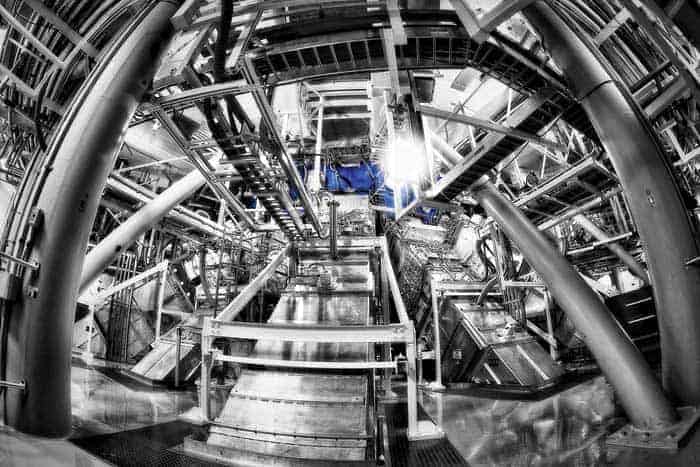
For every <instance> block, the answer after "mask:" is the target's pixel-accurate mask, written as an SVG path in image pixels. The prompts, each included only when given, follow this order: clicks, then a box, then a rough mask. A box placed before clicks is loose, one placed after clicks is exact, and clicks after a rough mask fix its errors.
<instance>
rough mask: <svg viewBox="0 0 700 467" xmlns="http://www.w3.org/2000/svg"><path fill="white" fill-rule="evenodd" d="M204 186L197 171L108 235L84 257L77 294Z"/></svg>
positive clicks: (213, 162) (203, 180)
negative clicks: (144, 234) (123, 252)
mask: <svg viewBox="0 0 700 467" xmlns="http://www.w3.org/2000/svg"><path fill="white" fill-rule="evenodd" d="M217 163H218V162H217V160H216V158H214V159H213V160H212V161H211V164H212V165H214V166H215V167H216V165H217ZM205 182H206V180H205V179H204V176H203V175H202V174H201V173H200V172H199V171H198V170H194V171H192V172H190V173H189V174H187V175H185V176H184V177H182V178H181V179H180V180H178V181H177V182H175V183H173V184H172V185H170V187H169V188H168V189H167V190H165V191H164V192H163V193H161V194H160V195H158V196H156V197H155V198H153V200H152V201H150V202H149V203H148V204H146V205H145V206H144V207H142V208H141V209H139V210H138V211H136V212H135V213H134V214H133V215H132V216H131V217H129V219H127V220H126V221H125V222H123V223H122V224H121V225H119V227H117V228H116V229H114V230H113V231H112V232H110V234H109V235H107V236H106V237H105V238H104V239H103V240H102V241H101V242H100V243H98V244H97V245H96V246H95V248H93V249H92V250H90V253H88V255H87V256H86V257H85V263H84V264H83V272H82V274H81V277H80V291H81V292H82V291H83V290H85V288H86V287H87V286H88V285H90V283H91V282H92V281H93V280H95V278H97V276H98V275H99V274H100V273H101V272H102V271H104V269H105V268H106V267H107V266H109V264H110V263H111V262H112V261H114V259H115V258H116V257H117V256H119V254H120V253H121V252H122V251H124V250H126V249H127V248H128V247H129V246H130V245H131V244H132V243H134V241H135V240H136V239H137V238H138V237H139V236H140V235H142V234H143V233H145V232H146V231H147V230H148V229H150V228H151V227H152V226H153V224H155V223H157V222H158V221H160V220H161V219H163V218H164V217H165V216H166V215H168V213H169V212H170V211H171V210H172V209H173V208H174V207H175V206H177V205H178V204H180V203H181V202H183V201H184V200H186V199H187V198H189V197H191V196H192V195H193V194H194V193H195V192H196V191H197V190H198V189H200V188H201V187H202V186H204V183H205Z"/></svg>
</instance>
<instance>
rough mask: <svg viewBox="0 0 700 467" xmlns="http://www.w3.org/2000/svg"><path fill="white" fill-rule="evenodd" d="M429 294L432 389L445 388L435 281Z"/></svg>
mask: <svg viewBox="0 0 700 467" xmlns="http://www.w3.org/2000/svg"><path fill="white" fill-rule="evenodd" d="M430 290H431V293H430V296H431V299H432V309H433V352H434V353H435V383H434V384H433V385H432V388H433V389H437V390H441V389H445V386H444V385H443V384H442V344H441V343H440V301H439V300H438V294H437V285H436V283H435V281H432V282H431V284H430Z"/></svg>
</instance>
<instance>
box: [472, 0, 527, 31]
mask: <svg viewBox="0 0 700 467" xmlns="http://www.w3.org/2000/svg"><path fill="white" fill-rule="evenodd" d="M533 2H534V0H503V1H501V3H499V4H498V5H496V6H495V7H493V8H491V9H490V10H489V11H487V12H486V13H485V14H484V15H483V16H482V17H481V18H480V19H479V24H480V25H481V30H482V31H484V32H486V33H488V34H491V33H492V32H493V31H494V30H495V29H496V28H497V27H498V26H500V25H501V23H503V22H504V21H507V20H508V19H510V18H511V17H512V16H513V15H514V14H516V13H518V12H519V11H520V10H522V9H523V8H525V7H526V6H528V5H530V4H531V3H533Z"/></svg>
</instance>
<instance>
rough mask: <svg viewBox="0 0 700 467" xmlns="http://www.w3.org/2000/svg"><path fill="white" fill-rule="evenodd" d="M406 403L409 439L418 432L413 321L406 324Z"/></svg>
mask: <svg viewBox="0 0 700 467" xmlns="http://www.w3.org/2000/svg"><path fill="white" fill-rule="evenodd" d="M406 330H407V331H408V332H407V338H406V339H407V340H406V382H407V383H408V384H407V388H406V404H407V405H408V439H409V440H410V439H411V438H415V437H417V436H418V435H419V432H418V385H417V384H416V332H415V330H414V329H413V324H412V322H409V323H408V324H406Z"/></svg>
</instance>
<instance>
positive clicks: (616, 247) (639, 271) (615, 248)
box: [574, 214, 649, 284]
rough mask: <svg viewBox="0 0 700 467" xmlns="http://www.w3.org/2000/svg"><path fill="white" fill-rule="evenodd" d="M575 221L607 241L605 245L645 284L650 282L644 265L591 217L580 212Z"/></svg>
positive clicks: (595, 236) (595, 235) (602, 240)
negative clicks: (611, 237)
mask: <svg viewBox="0 0 700 467" xmlns="http://www.w3.org/2000/svg"><path fill="white" fill-rule="evenodd" d="M574 222H576V223H577V224H578V225H580V226H581V227H583V229H584V230H586V232H588V233H590V234H591V235H593V237H594V238H595V239H596V240H598V241H600V242H605V243H604V244H605V246H606V248H607V249H608V250H610V251H611V252H613V253H614V254H615V256H617V257H618V258H620V261H622V262H623V263H624V264H625V266H627V267H628V268H629V270H630V272H631V273H632V274H634V275H635V276H637V277H638V278H640V279H641V280H642V281H643V282H644V283H645V284H649V276H648V275H647V272H646V270H645V269H644V267H643V266H642V265H641V264H639V263H638V262H637V260H635V259H634V257H633V256H632V255H631V254H629V253H628V252H627V251H625V249H624V248H622V246H621V245H620V244H619V243H617V242H610V236H609V235H608V234H607V233H605V232H604V231H603V230H602V229H600V228H599V227H598V226H597V225H595V224H594V223H593V222H591V220H590V219H589V218H587V217H586V216H584V215H583V214H579V215H577V216H575V217H574Z"/></svg>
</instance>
